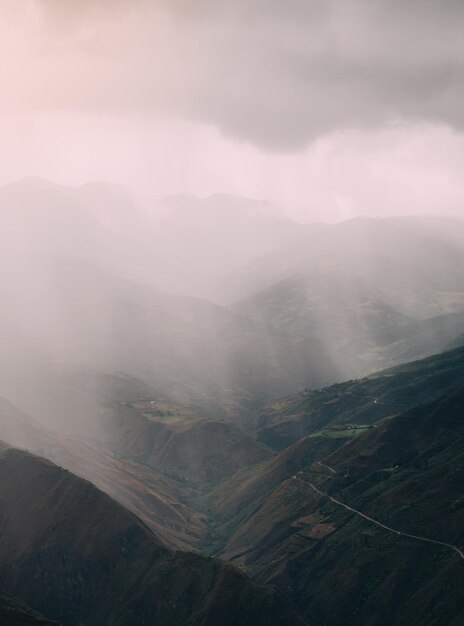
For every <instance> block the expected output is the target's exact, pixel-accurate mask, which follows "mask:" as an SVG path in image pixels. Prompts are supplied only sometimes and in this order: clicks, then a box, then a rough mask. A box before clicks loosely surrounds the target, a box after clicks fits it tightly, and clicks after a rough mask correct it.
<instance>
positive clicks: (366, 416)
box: [256, 348, 464, 448]
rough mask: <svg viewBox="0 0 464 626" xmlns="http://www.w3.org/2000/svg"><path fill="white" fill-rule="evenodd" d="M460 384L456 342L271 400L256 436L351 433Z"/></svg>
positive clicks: (291, 438)
mask: <svg viewBox="0 0 464 626" xmlns="http://www.w3.org/2000/svg"><path fill="white" fill-rule="evenodd" d="M462 385H464V349H463V348H458V349H456V350H452V351H448V352H444V353H443V354H439V355H435V356H432V357H429V358H427V359H423V360H420V361H414V362H412V363H407V364H405V365H400V366H398V367H395V368H392V369H390V370H385V371H383V372H378V373H376V374H372V375H371V376H368V377H367V378H362V379H356V380H350V381H348V382H345V383H341V384H336V385H332V386H331V387H327V388H321V389H314V390H308V391H305V392H302V393H300V394H299V395H297V396H293V397H290V398H287V399H283V400H281V401H278V402H275V403H273V404H270V405H268V406H267V407H265V408H264V409H262V410H261V411H260V412H259V413H258V417H257V421H256V428H257V435H258V440H259V441H262V442H264V443H266V444H267V445H270V446H271V447H275V448H282V447H285V446H287V445H289V444H291V443H293V442H295V441H297V440H298V439H299V438H300V437H303V436H305V435H311V436H317V435H320V436H322V437H337V438H342V439H343V437H351V436H353V435H355V434H358V433H359V428H358V429H357V428H356V427H361V428H363V427H369V426H370V425H372V424H375V423H376V422H377V421H379V420H381V419H383V418H385V417H389V416H391V415H395V414H397V413H400V412H402V411H404V410H406V409H408V408H409V407H413V406H415V405H417V404H424V403H426V402H429V401H431V400H433V399H434V398H436V397H437V396H438V395H440V394H441V393H443V392H444V391H446V390H447V389H453V388H455V387H460V386H462ZM344 426H349V427H350V428H349V429H347V428H343V427H344Z"/></svg>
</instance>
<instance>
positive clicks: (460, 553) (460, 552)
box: [298, 463, 464, 560]
mask: <svg viewBox="0 0 464 626" xmlns="http://www.w3.org/2000/svg"><path fill="white" fill-rule="evenodd" d="M320 465H322V463H321V464H320ZM325 467H327V466H325ZM332 471H333V470H332ZM298 478H299V479H300V480H301V481H302V482H303V483H305V484H306V485H309V486H310V487H311V489H312V490H313V491H315V492H316V493H318V494H319V495H320V496H323V497H324V498H329V500H331V501H332V502H333V503H334V504H337V505H338V506H341V507H343V508H344V509H346V510H347V511H350V512H351V513H354V514H355V515H358V516H359V517H362V518H363V519H365V520H367V521H368V522H371V523H372V524H375V525H376V526H380V528H383V529H384V530H387V531H388V532H390V533H394V534H395V535H399V536H401V537H408V538H409V539H416V540H417V541H424V542H426V543H433V544H435V545H437V546H445V547H446V548H449V549H450V550H453V551H454V552H456V554H457V555H458V556H459V557H460V558H461V559H462V560H464V550H462V549H461V548H458V547H457V546H453V545H452V544H451V543H445V542H444V541H436V540H435V539H429V538H428V537H421V536H419V535H411V534H409V533H404V532H402V531H401V530H397V529H396V528H391V527H390V526H387V525H386V524H382V522H379V521H378V520H376V519H374V518H372V517H369V515H365V513H362V512H361V511H358V510H357V509H354V508H353V507H351V506H348V504H345V503H344V502H341V501H340V500H337V498H334V497H333V496H330V495H329V494H328V493H325V492H324V491H321V490H320V489H319V488H318V487H316V485H314V484H313V483H311V482H309V481H307V480H304V479H303V478H301V476H298Z"/></svg>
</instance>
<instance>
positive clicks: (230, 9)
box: [0, 0, 464, 453]
mask: <svg viewBox="0 0 464 626" xmlns="http://www.w3.org/2000/svg"><path fill="white" fill-rule="evenodd" d="M462 22H463V11H462V7H461V5H460V3H458V2H452V1H451V0H450V1H449V2H445V3H441V5H440V7H438V5H437V4H436V3H432V2H422V3H419V2H416V1H415V0H410V1H408V2H404V3H402V4H401V6H400V5H398V6H395V7H394V8H393V7H392V6H391V3H387V2H384V1H381V0H378V1H376V2H372V3H369V5H367V4H366V3H362V2H357V1H355V0H353V1H351V0H350V1H349V2H343V3H341V2H314V3H306V2H297V1H292V2H288V3H285V8H284V6H283V4H282V3H277V2H266V3H264V2H261V1H259V0H256V1H255V2H247V3H245V2H237V3H233V6H228V5H227V4H226V3H220V2H219V3H218V2H214V3H213V2H208V1H204V2H198V3H188V2H182V1H179V2H177V1H176V2H163V1H159V2H148V1H144V0H138V1H137V2H128V1H127V2H126V1H124V0H120V1H114V2H103V1H99V2H93V1H92V2H90V0H89V1H88V2H87V1H86V2H79V3H73V2H59V1H58V0H56V1H54V0H25V1H24V2H21V3H18V2H10V1H7V2H3V3H2V7H1V8H0V53H1V57H2V63H1V65H0V83H1V86H2V88H1V91H0V135H1V137H2V141H1V143H0V163H1V166H2V167H1V168H0V221H1V229H0V244H1V245H0V255H1V266H0V289H1V310H0V337H1V344H2V359H1V365H0V368H1V369H0V396H2V397H4V398H5V399H6V400H5V401H8V402H11V403H13V404H14V405H16V406H17V407H19V409H20V410H21V411H24V412H25V413H27V414H29V415H30V416H32V417H33V418H34V419H35V420H37V422H38V423H40V424H41V425H42V426H43V427H45V428H48V429H51V430H53V431H55V432H57V433H62V434H65V435H69V436H72V437H77V438H79V439H80V440H84V441H86V442H87V443H91V444H92V445H95V446H99V447H103V448H105V449H106V450H109V451H111V452H112V453H113V452H115V451H118V450H119V449H120V448H119V447H118V446H120V445H121V441H122V440H123V439H124V437H125V435H127V433H128V431H129V430H130V429H131V428H132V425H131V424H132V422H130V420H131V419H135V418H134V415H133V413H130V410H131V409H130V410H129V409H128V408H127V407H131V406H132V404H131V403H137V402H138V401H142V400H143V402H145V403H150V402H153V403H155V402H162V403H163V406H164V405H165V404H169V405H170V406H173V407H177V408H176V409H173V411H174V412H175V410H182V411H185V410H188V411H192V412H193V414H195V415H196V416H199V415H201V416H207V417H209V418H211V419H212V420H218V421H227V422H230V423H234V424H237V425H239V427H240V428H242V429H244V430H246V431H248V432H253V428H254V419H255V416H256V411H257V410H258V409H259V407H261V406H263V404H265V403H266V402H268V401H270V400H273V399H275V398H278V397H281V396H284V395H286V394H293V393H298V392H300V391H301V390H302V389H304V388H306V387H309V388H313V387H319V386H321V385H325V384H329V383H332V382H335V381H341V380H344V379H346V378H350V377H357V376H364V375H365V374H367V373H369V372H373V371H376V370H379V369H381V368H384V367H388V366H391V365H394V364H396V363H399V362H402V361H405V360H407V359H416V358H420V357H421V356H425V355H426V354H431V353H433V352H434V351H435V352H437V351H440V350H444V349H446V348H447V347H449V346H450V345H454V343H453V342H456V341H457V338H458V337H460V336H462V334H463V333H464V222H463V220H462V217H463V215H464V210H463V206H464V205H463V203H464V182H463V178H462V169H463V166H464V136H463V133H462V129H463V117H462V95H463V93H462V89H463V81H462V61H463V55H464V46H463V44H462V37H461V30H462ZM427 329H428V330H427ZM425 335H426V336H427V340H426V341H425V340H424V336H425ZM142 404H143V403H142ZM6 406H10V405H8V404H7V405H6ZM179 407H182V409H179ZM171 412H172V411H171ZM182 414H183V415H184V413H182ZM188 414H189V415H190V413H188ZM139 417H140V416H138V417H137V419H139ZM145 417H146V416H145ZM152 417H153V416H152ZM0 438H1V434H0ZM41 445H42V444H41Z"/></svg>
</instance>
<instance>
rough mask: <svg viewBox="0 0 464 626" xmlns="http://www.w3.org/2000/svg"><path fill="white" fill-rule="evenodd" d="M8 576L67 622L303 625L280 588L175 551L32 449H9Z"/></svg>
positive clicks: (2, 496)
mask: <svg viewBox="0 0 464 626" xmlns="http://www.w3.org/2000/svg"><path fill="white" fill-rule="evenodd" d="M0 506H1V510H2V512H3V513H2V520H1V525H0V579H1V580H2V585H3V589H4V591H5V592H7V593H8V594H12V595H15V596H17V597H19V598H21V600H24V601H25V602H27V603H28V604H29V606H31V607H33V608H34V609H35V610H38V611H41V612H44V613H46V614H47V615H51V616H52V617H54V618H55V619H57V620H60V621H61V622H62V623H63V624H65V625H66V626H67V625H69V626H73V625H74V624H75V625H77V624H88V625H90V624H92V626H98V625H99V624H102V625H103V624H104V625H105V626H107V625H109V624H112V625H117V624H121V625H123V624H124V626H130V625H131V624H134V625H135V624H137V625H142V624H149V623H150V624H151V623H154V622H156V623H157V624H161V625H162V624H166V625H168V624H169V625H171V624H174V623H175V624H192V625H193V624H202V625H205V626H206V625H211V626H213V624H218V623H220V624H225V625H231V626H232V625H235V624H237V625H238V624H251V623H253V624H257V625H260V624H262V625H263V626H264V624H276V625H277V624H279V625H283V624H288V625H290V624H295V625H296V624H301V625H303V624H304V623H305V622H304V621H303V620H302V619H301V618H299V617H298V616H297V614H296V613H295V612H294V611H293V610H292V609H291V608H290V607H289V606H288V605H287V603H286V602H285V600H283V599H282V597H281V596H280V595H279V594H278V593H277V592H276V591H274V590H273V589H272V588H264V587H259V586H257V585H255V584H253V583H252V582H250V581H249V580H248V579H247V578H246V576H244V575H243V574H242V573H240V572H239V571H238V570H236V569H235V568H233V567H231V566H230V565H227V564H222V563H221V562H219V561H215V560H213V559H208V558H206V557H201V556H197V555H193V554H188V553H182V552H171V551H169V550H168V549H167V548H166V547H165V546H164V545H163V543H162V542H161V541H160V540H159V539H158V538H157V537H156V536H155V535H154V534H153V533H152V532H151V531H150V530H149V529H148V528H147V527H146V526H145V525H144V524H143V523H142V522H140V521H139V520H138V519H137V518H136V517H135V516H133V515H132V514H130V513H128V512H127V511H126V510H124V509H123V508H122V507H121V506H120V505H118V504H116V503H115V502H114V501H113V500H111V499H110V498H109V497H108V496H106V495H104V494H102V493H101V492H100V491H98V490H97V489H96V488H95V487H93V486H92V485H91V484H90V483H88V482H86V481H84V480H82V479H79V478H77V477H76V476H74V475H72V474H70V473H69V472H67V471H65V470H62V469H61V468H59V467H57V466H56V465H54V464H52V463H50V462H49V461H45V460H43V459H40V458H38V457H35V456H32V455H30V454H28V453H25V452H21V451H17V450H12V449H4V450H3V452H2V454H1V456H0Z"/></svg>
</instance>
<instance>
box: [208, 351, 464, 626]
mask: <svg viewBox="0 0 464 626" xmlns="http://www.w3.org/2000/svg"><path fill="white" fill-rule="evenodd" d="M461 360H462V352H461ZM425 386H426V385H424V387H425ZM401 393H404V390H400V394H401ZM413 393H414V392H413ZM435 393H436V394H437V393H438V394H440V392H439V391H438V390H437V389H436V388H435ZM353 402H355V401H354V400H353ZM424 402H426V398H424ZM362 404H363V401H362V398H361V400H360V405H361V407H360V411H362V410H363V407H362ZM463 409H464V390H462V389H458V390H450V391H448V392H447V393H445V394H444V395H440V396H439V397H438V398H437V399H435V400H433V401H432V402H430V403H425V404H424V403H420V404H418V405H417V406H415V407H413V408H410V409H408V410H406V411H405V412H400V413H399V414H397V415H395V416H394V417H387V418H383V419H381V420H380V423H379V424H378V425H376V426H374V427H373V428H369V429H366V430H365V431H364V434H359V435H358V436H354V437H351V439H348V440H347V439H345V441H348V442H347V443H346V444H345V445H344V446H342V447H338V449H336V450H335V451H332V452H330V448H329V449H328V450H327V449H326V450H325V451H324V452H325V454H324V452H323V453H322V454H321V455H320V456H318V457H315V456H314V449H312V446H311V438H310V437H309V438H306V439H303V440H301V441H300V442H298V443H296V444H295V445H294V446H292V447H290V448H288V449H287V450H284V451H282V452H281V453H280V454H279V456H278V457H275V458H274V459H272V460H271V461H270V462H268V463H267V464H262V465H261V466H258V467H257V468H254V469H253V471H249V472H244V473H242V474H241V475H237V477H233V478H232V479H229V481H228V482H227V483H224V484H223V485H222V490H221V489H219V488H217V489H216V490H215V491H214V492H212V494H210V496H209V500H208V506H209V507H210V511H209V514H210V515H211V516H212V519H216V523H217V524H218V526H217V529H216V530H217V533H218V535H219V536H222V542H223V543H222V548H219V550H220V552H221V554H222V555H223V556H224V557H226V558H229V559H231V560H232V561H233V562H236V563H239V564H240V565H241V566H242V567H245V568H246V571H248V572H249V573H250V575H252V577H253V578H254V579H255V580H256V581H259V582H261V583H267V584H270V583H272V584H275V585H277V586H278V587H279V588H280V589H282V590H283V591H284V592H285V593H286V594H288V595H289V597H290V598H291V599H292V600H293V601H294V602H295V603H296V605H297V606H298V607H299V608H300V609H301V610H302V611H303V612H304V614H305V616H306V617H307V618H308V619H309V620H311V621H315V622H317V623H324V624H326V625H327V626H331V625H332V624H333V625H334V626H335V625H336V624H340V623H342V622H343V623H344V624H372V625H373V626H374V625H375V626H383V625H385V626H386V625H387V624H388V625H393V624H395V625H396V624H407V623H420V624H430V625H432V624H433V625H434V626H436V625H441V624H443V626H444V625H445V624H446V625H448V624H453V625H456V626H457V624H459V623H461V621H462V619H463V617H464V605H463V604H462V598H461V595H460V589H461V587H462V584H463V582H464V569H463V567H462V561H463V559H464V550H463V546H464V535H463V531H462V529H463V528H464V524H463V522H464V517H463V515H464V501H463V499H462V489H461V485H462V478H463V471H464V430H463V427H464V422H463V419H462V416H463ZM377 417H379V416H377ZM315 459H316V460H315ZM226 493H233V496H232V498H227V496H226ZM253 493H254V496H253Z"/></svg>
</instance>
